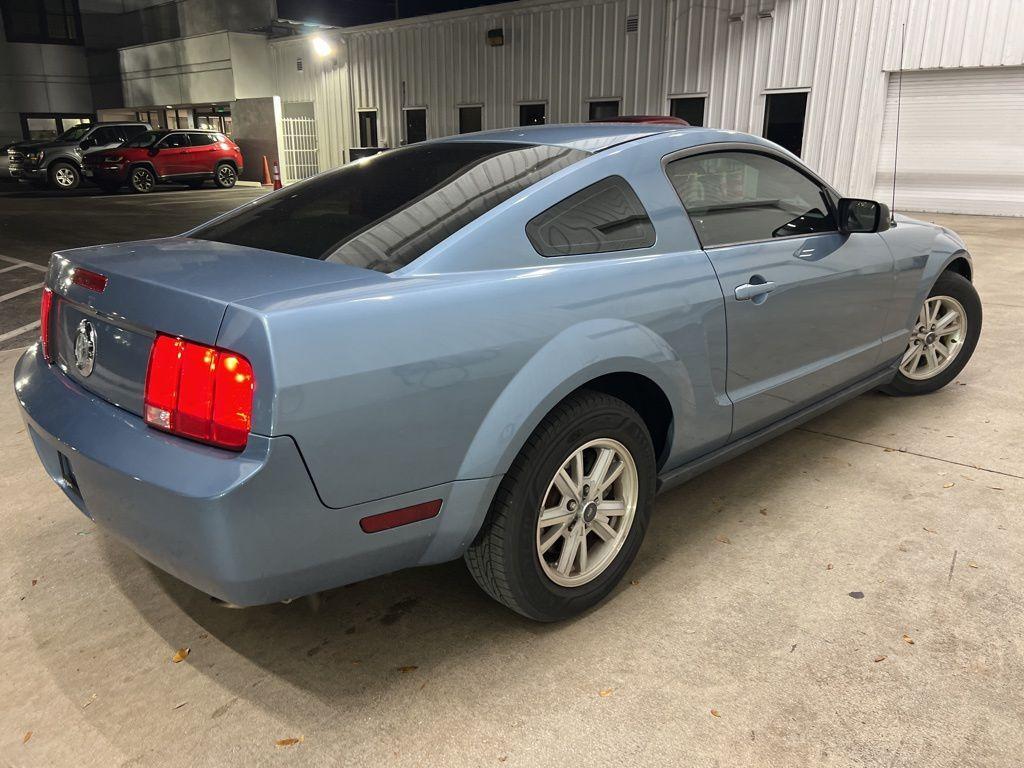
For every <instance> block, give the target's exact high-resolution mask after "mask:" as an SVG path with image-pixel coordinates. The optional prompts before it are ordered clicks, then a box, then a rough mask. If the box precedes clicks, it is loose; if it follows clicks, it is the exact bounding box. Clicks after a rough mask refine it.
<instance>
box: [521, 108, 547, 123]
mask: <svg viewBox="0 0 1024 768" xmlns="http://www.w3.org/2000/svg"><path fill="white" fill-rule="evenodd" d="M546 112H547V105H545V104H543V103H541V104H520V105H519V124H520V125H544V123H546V122H547V115H546Z"/></svg>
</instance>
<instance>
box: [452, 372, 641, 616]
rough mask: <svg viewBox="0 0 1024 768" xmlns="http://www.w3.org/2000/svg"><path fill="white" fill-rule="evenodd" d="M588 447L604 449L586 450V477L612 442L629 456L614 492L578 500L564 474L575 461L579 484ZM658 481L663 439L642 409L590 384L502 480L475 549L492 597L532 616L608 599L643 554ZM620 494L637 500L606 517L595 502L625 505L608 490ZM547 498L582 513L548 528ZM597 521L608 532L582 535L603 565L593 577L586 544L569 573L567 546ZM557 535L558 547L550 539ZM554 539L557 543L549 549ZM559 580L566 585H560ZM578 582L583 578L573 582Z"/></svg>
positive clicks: (476, 567)
mask: <svg viewBox="0 0 1024 768" xmlns="http://www.w3.org/2000/svg"><path fill="white" fill-rule="evenodd" d="M585 446H595V447H588V448H586V449H585V450H584V451H583V454H582V455H583V461H584V467H583V473H582V474H583V475H584V477H587V475H588V474H590V473H595V477H594V480H596V474H597V473H599V472H600V470H599V469H597V468H596V467H595V464H596V461H597V456H598V455H600V453H599V452H601V451H604V450H605V449H609V450H612V453H613V456H614V458H613V463H612V465H611V466H612V468H613V469H614V468H618V466H619V464H620V463H621V464H622V470H621V473H620V474H619V475H618V477H617V478H616V479H615V481H614V482H613V483H612V484H611V485H610V486H609V489H608V490H607V491H605V492H603V493H601V494H598V495H597V496H594V491H593V490H591V491H590V494H591V495H590V496H589V497H584V498H582V500H579V501H577V503H576V505H575V506H573V505H572V501H573V499H569V500H568V501H567V499H568V497H567V496H565V495H563V494H562V493H561V491H559V490H557V489H558V487H559V486H558V481H556V479H555V478H556V474H558V473H560V471H561V470H562V468H563V467H565V466H568V467H569V468H570V469H569V473H570V479H571V480H572V481H573V482H574V483H575V487H576V488H577V489H579V486H580V485H581V483H579V482H578V481H579V472H578V471H576V470H574V469H573V467H575V466H576V465H575V464H574V456H575V454H576V453H577V452H578V451H579V449H580V448H581V447H585ZM615 446H618V447H617V448H616V447H615ZM620 449H621V450H620ZM588 457H589V458H588ZM628 460H631V461H632V466H630V465H629V461H628ZM587 462H590V463H589V465H588V463H587ZM588 480H589V478H588ZM591 482H593V480H591ZM655 482H656V468H655V456H654V446H653V445H652V443H651V436H650V434H649V433H648V431H647V427H646V425H645V424H644V422H643V420H642V419H641V418H640V416H639V415H638V414H637V412H636V411H635V410H633V409H632V408H631V407H630V406H629V405H627V404H626V403H624V402H623V401H621V400H619V399H618V398H615V397H611V396H610V395H606V394H604V393H602V392H596V391H591V390H580V391H579V392H577V393H575V394H573V395H570V396H569V397H568V398H566V399H565V400H563V401H562V402H561V403H559V404H558V405H557V406H556V407H555V409H554V410H553V411H552V412H551V413H549V414H548V415H547V416H546V417H545V418H544V420H543V421H542V422H541V423H540V425H539V426H538V427H537V429H536V430H534V432H533V434H532V435H531V436H530V438H529V439H528V440H527V441H526V445H525V446H523V449H522V450H521V451H520V453H519V455H518V456H517V457H516V459H515V461H514V462H513V463H512V466H511V467H510V468H509V471H508V472H507V473H506V475H505V477H504V478H503V479H502V481H501V484H500V485H499V487H498V491H497V493H496V494H495V496H494V500H493V501H492V503H491V507H490V510H489V511H488V513H487V519H486V520H485V522H484V525H483V527H482V528H481V530H480V533H479V534H477V537H476V539H475V540H474V541H473V543H472V544H471V545H470V547H469V549H468V550H467V552H466V555H465V560H466V564H467V566H468V567H469V571H470V573H471V574H472V575H473V578H474V579H475V580H476V582H477V584H479V585H480V587H481V588H482V589H483V590H484V591H485V592H486V593H487V594H489V595H490V596H491V597H493V598H494V599H495V600H497V601H498V602H500V603H503V604H504V605H506V606H507V607H509V608H511V609H512V610H513V611H515V612H517V613H519V614H521V615H523V616H526V617H527V618H530V619H534V620H536V621H558V620H560V619H566V618H568V617H570V616H574V615H576V614H578V613H581V612H582V611H585V610H587V609H588V608H591V607H592V606H594V605H596V604H597V603H599V602H601V600H603V599H604V598H605V597H607V596H608V594H609V593H610V592H611V591H612V590H613V589H614V588H615V585H616V584H618V582H619V580H620V579H621V578H622V576H623V575H624V574H625V572H626V570H627V569H628V568H629V565H630V563H632V562H633V558H634V557H636V553H637V551H638V550H639V549H640V544H641V542H642V541H643V537H644V533H645V532H646V529H647V522H648V519H649V517H650V513H651V507H652V504H653V499H654V493H655ZM618 495H621V496H622V497H623V499H626V500H627V501H625V502H624V503H623V504H622V505H621V508H622V509H623V510H624V511H621V512H613V513H611V514H613V515H615V516H614V517H612V516H605V515H604V514H603V513H602V512H601V509H602V507H595V506H594V502H595V500H601V504H602V505H603V507H604V508H605V509H609V508H610V507H612V506H613V505H616V504H619V502H617V501H611V500H609V501H605V500H602V496H603V497H605V499H610V498H611V497H617V496H618ZM588 498H589V500H588ZM629 498H633V499H634V500H635V504H634V505H633V512H632V517H631V518H630V515H629V512H628V511H627V510H628V509H629V507H630V506H631V505H630V504H629V502H628V499H629ZM559 499H561V500H560V501H559ZM542 505H543V506H545V508H548V507H551V509H550V510H548V511H549V514H554V515H559V516H564V515H565V514H573V513H575V516H574V517H573V518H572V519H571V521H570V525H569V527H568V528H565V527H563V526H562V525H550V527H547V528H541V527H539V524H540V517H541V507H542ZM555 507H559V511H558V512H554V508H555ZM595 515H596V516H595ZM588 516H589V520H588V519H587V518H588ZM616 518H617V520H616ZM608 523H610V524H611V526H617V530H618V532H619V534H620V535H619V536H617V537H612V538H611V539H610V540H608V541H606V540H605V539H604V538H603V537H605V536H607V535H608V533H607V532H608V531H609V530H612V528H611V527H610V526H608V525H607V524H608ZM591 524H593V525H594V526H597V525H605V529H604V531H603V532H601V535H600V536H598V531H597V530H596V529H590V531H589V533H583V534H581V535H580V536H578V537H577V539H578V538H582V539H583V541H584V542H589V544H587V547H586V550H587V562H588V567H590V568H592V569H595V570H596V569H597V568H598V567H600V570H598V571H597V573H596V574H592V575H588V574H587V573H586V572H585V571H584V569H583V558H582V557H581V556H580V555H579V554H578V553H579V550H580V547H579V545H578V544H577V545H576V547H575V548H574V550H570V552H571V551H576V552H577V554H576V555H574V556H571V558H572V561H571V562H570V563H569V565H568V568H567V569H566V571H565V573H562V572H561V571H560V570H559V566H560V565H561V561H562V559H563V557H564V556H565V548H566V547H568V546H570V542H572V541H573V538H572V537H573V536H574V534H573V533H572V530H573V528H574V527H575V528H580V530H586V529H587V526H589V525H591ZM581 526H582V527H581ZM562 531H564V533H561V535H560V536H559V535H558V534H559V533H560V532H562ZM613 532H615V531H613ZM542 534H543V536H542ZM549 537H550V538H551V540H553V541H554V543H553V544H548V541H549ZM605 544H608V548H607V549H606V548H605ZM545 545H548V546H549V547H550V548H549V549H547V550H546V552H545V553H543V554H542V553H541V549H542V547H543V546H545ZM555 561H557V563H556V562H555ZM577 570H578V573H577V572H576V571H577ZM556 578H557V579H559V580H561V581H563V582H565V583H556V581H555V580H554V579H556ZM573 580H575V581H576V582H578V583H569V582H572V581H573Z"/></svg>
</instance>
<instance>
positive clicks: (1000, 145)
mask: <svg viewBox="0 0 1024 768" xmlns="http://www.w3.org/2000/svg"><path fill="white" fill-rule="evenodd" d="M902 77H903V98H902V106H901V108H900V130H899V167H898V171H897V175H896V209H897V210H904V211H944V212H948V213H978V214H989V215H999V216H1024V68H1021V67H1002V68H997V69H951V70H931V71H919V72H904V73H903V75H902ZM899 81H900V75H899V74H898V73H892V74H891V75H890V77H889V91H888V96H887V99H886V105H885V122H884V124H883V127H882V145H881V149H880V151H879V153H878V169H877V173H876V175H875V197H876V198H877V199H879V200H883V201H886V202H888V201H889V200H890V199H891V196H892V175H893V150H894V145H895V142H896V97H897V94H898V92H899Z"/></svg>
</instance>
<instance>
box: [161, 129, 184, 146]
mask: <svg viewBox="0 0 1024 768" xmlns="http://www.w3.org/2000/svg"><path fill="white" fill-rule="evenodd" d="M160 146H161V147H163V148H164V149H177V148H180V147H187V146H188V135H187V134H184V133H172V134H170V135H169V136H167V137H166V138H165V139H164V140H163V141H161V142H160Z"/></svg>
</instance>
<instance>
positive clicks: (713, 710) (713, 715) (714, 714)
mask: <svg viewBox="0 0 1024 768" xmlns="http://www.w3.org/2000/svg"><path fill="white" fill-rule="evenodd" d="M711 716H712V717H721V715H720V714H718V710H717V709H712V710H711Z"/></svg>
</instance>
